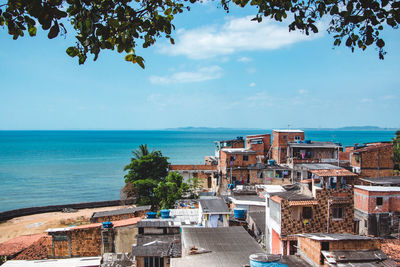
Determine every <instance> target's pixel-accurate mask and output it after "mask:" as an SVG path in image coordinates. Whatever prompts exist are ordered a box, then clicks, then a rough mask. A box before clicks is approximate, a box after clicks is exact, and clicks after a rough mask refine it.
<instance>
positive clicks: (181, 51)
mask: <svg viewBox="0 0 400 267" xmlns="http://www.w3.org/2000/svg"><path fill="white" fill-rule="evenodd" d="M251 19H252V17H251V16H248V17H243V18H236V19H231V20H229V21H228V22H226V23H225V24H223V25H222V26H219V25H212V26H207V27H202V28H197V29H191V30H179V31H178V32H177V38H176V41H175V43H176V44H175V45H173V46H172V45H163V46H162V47H161V52H162V53H164V54H169V55H184V56H187V57H189V58H192V59H204V58H212V57H215V56H220V55H229V54H233V53H235V52H239V51H257V50H258V51H260V50H274V49H279V48H281V47H284V46H289V45H291V44H294V43H297V42H301V41H306V40H312V39H315V38H317V37H319V36H320V35H322V34H321V33H318V34H314V35H310V36H307V35H305V34H303V33H301V32H299V31H293V32H289V29H288V27H287V25H286V24H283V23H281V24H278V23H275V22H272V21H270V20H265V21H263V22H261V23H258V22H256V21H251ZM318 26H322V24H321V25H318ZM320 32H321V31H320Z"/></svg>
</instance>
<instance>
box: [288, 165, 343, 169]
mask: <svg viewBox="0 0 400 267" xmlns="http://www.w3.org/2000/svg"><path fill="white" fill-rule="evenodd" d="M295 169H304V170H339V169H343V168H342V167H339V166H335V165H332V164H328V163H302V164H296V165H295Z"/></svg>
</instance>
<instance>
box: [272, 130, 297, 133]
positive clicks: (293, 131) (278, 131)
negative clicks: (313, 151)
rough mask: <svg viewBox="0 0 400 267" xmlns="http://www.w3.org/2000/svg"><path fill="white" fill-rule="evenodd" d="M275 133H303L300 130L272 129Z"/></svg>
mask: <svg viewBox="0 0 400 267" xmlns="http://www.w3.org/2000/svg"><path fill="white" fill-rule="evenodd" d="M273 131H274V132H277V133H304V131H302V130H273Z"/></svg>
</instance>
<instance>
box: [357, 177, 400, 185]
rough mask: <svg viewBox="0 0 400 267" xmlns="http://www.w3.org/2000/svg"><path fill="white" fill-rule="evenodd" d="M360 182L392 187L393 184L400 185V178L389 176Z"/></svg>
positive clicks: (363, 179) (364, 179)
mask: <svg viewBox="0 0 400 267" xmlns="http://www.w3.org/2000/svg"><path fill="white" fill-rule="evenodd" d="M360 180H362V181H365V182H368V183H371V184H376V185H391V184H396V185H398V184H399V185H400V176H387V177H379V178H369V177H365V178H360Z"/></svg>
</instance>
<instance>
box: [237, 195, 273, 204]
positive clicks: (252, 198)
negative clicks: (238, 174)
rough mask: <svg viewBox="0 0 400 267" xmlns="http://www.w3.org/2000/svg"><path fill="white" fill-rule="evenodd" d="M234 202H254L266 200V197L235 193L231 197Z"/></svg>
mask: <svg viewBox="0 0 400 267" xmlns="http://www.w3.org/2000/svg"><path fill="white" fill-rule="evenodd" d="M229 199H230V200H232V202H233V203H235V202H237V201H252V202H265V198H262V197H259V196H257V195H233V196H230V197H229Z"/></svg>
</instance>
